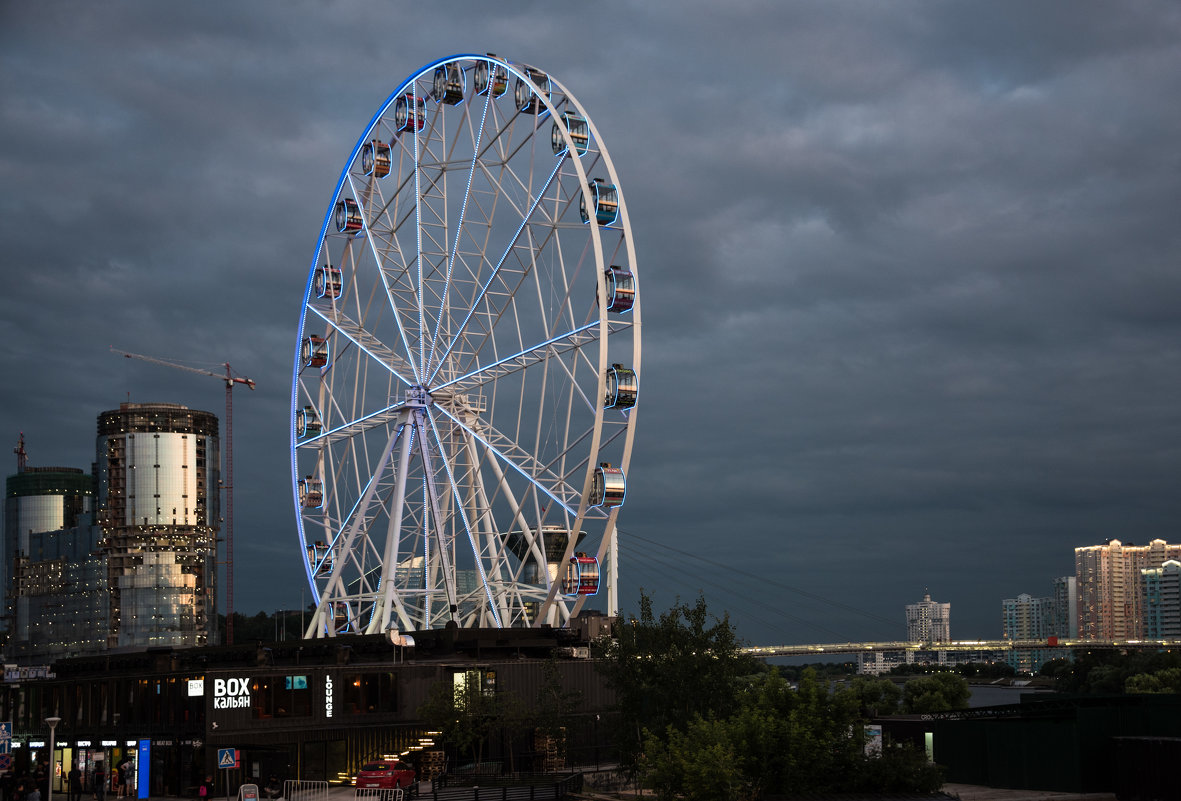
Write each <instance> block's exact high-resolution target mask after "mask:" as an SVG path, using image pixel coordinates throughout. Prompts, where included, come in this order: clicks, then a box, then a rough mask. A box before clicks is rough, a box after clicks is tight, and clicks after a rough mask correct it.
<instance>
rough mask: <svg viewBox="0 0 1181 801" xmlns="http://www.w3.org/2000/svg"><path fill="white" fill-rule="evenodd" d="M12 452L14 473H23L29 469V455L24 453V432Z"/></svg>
mask: <svg viewBox="0 0 1181 801" xmlns="http://www.w3.org/2000/svg"><path fill="white" fill-rule="evenodd" d="M12 452H13V453H15V454H16V472H18V473H23V472H25V470H27V469H28V467H29V454H28V453H27V452H26V451H25V432H23V431H22V432H21V438H20V439H19V440H17V443H16V447H15V448H13V449H12Z"/></svg>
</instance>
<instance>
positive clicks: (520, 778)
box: [418, 773, 582, 801]
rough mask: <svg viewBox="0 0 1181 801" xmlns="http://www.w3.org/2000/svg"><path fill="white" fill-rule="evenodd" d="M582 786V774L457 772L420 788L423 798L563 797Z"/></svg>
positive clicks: (543, 800) (518, 800)
mask: <svg viewBox="0 0 1181 801" xmlns="http://www.w3.org/2000/svg"><path fill="white" fill-rule="evenodd" d="M581 790H582V774H581V773H572V774H567V775H565V776H562V777H560V778H558V777H555V776H553V775H547V774H537V775H517V776H455V775H447V776H443V777H441V778H440V779H439V780H438V781H435V782H432V784H431V790H430V792H429V793H428V792H426V791H421V792H419V794H418V795H419V798H420V799H422V801H426V800H427V799H429V800H430V801H560V800H561V799H564V798H568V797H569V796H570V795H571V794H573V793H577V792H580V791H581Z"/></svg>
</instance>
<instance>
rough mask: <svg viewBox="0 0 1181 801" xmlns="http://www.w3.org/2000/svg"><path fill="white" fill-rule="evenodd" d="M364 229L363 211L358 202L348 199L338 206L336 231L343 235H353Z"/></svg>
mask: <svg viewBox="0 0 1181 801" xmlns="http://www.w3.org/2000/svg"><path fill="white" fill-rule="evenodd" d="M361 228H362V222H361V209H360V208H359V207H358V206H357V201H355V200H353V199H352V198H351V197H346V198H345V199H344V200H341V201H340V202H338V203H337V204H336V230H337V231H339V232H340V233H342V234H352V233H356V232H357V231H360V230H361Z"/></svg>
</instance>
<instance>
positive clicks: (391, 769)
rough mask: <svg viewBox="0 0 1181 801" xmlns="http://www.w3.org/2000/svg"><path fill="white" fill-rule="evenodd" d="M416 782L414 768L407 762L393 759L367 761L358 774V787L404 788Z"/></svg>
mask: <svg viewBox="0 0 1181 801" xmlns="http://www.w3.org/2000/svg"><path fill="white" fill-rule="evenodd" d="M412 784H414V768H412V767H410V766H409V765H407V764H406V763H405V762H399V761H397V760H393V759H383V760H381V761H379V762H367V763H365V764H364V765H363V766H362V767H361V771H360V773H358V774H357V784H356V786H357V787H380V788H383V789H392V788H395V787H401V788H403V789H405V788H407V787H409V786H410V785H412Z"/></svg>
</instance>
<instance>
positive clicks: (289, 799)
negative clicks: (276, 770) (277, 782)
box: [283, 779, 328, 801]
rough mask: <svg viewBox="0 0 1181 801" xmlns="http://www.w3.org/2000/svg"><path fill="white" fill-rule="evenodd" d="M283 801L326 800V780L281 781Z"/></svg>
mask: <svg viewBox="0 0 1181 801" xmlns="http://www.w3.org/2000/svg"><path fill="white" fill-rule="evenodd" d="M283 798H284V799H285V801H328V782H312V781H301V780H299V779H288V780H287V781H285V782H283Z"/></svg>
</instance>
